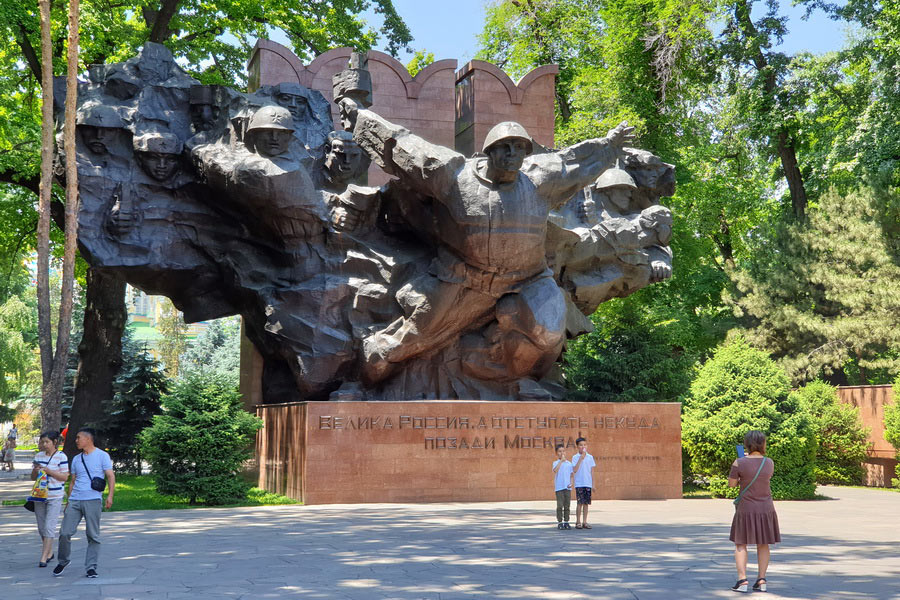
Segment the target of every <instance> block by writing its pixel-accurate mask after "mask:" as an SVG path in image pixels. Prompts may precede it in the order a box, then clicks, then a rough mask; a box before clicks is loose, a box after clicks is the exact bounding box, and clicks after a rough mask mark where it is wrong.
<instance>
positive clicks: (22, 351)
mask: <svg viewBox="0 0 900 600" xmlns="http://www.w3.org/2000/svg"><path fill="white" fill-rule="evenodd" d="M33 329H34V317H33V314H32V311H31V310H30V309H29V308H28V307H27V306H26V305H25V303H24V302H22V300H21V299H20V298H19V297H18V296H12V297H11V298H9V299H8V300H7V301H6V302H4V303H3V304H2V305H0V421H9V420H11V419H12V415H13V414H14V413H15V410H13V408H12V404H13V403H14V402H16V401H18V400H19V397H20V395H21V394H22V392H23V390H24V388H25V385H26V378H27V374H28V367H29V365H31V362H32V349H33V346H31V345H29V344H28V343H27V342H26V340H25V335H27V332H28V331H30V330H33Z"/></svg>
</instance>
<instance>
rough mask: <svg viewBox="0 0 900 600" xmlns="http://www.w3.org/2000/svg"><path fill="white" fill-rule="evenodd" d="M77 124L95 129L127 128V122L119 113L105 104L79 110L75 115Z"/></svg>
mask: <svg viewBox="0 0 900 600" xmlns="http://www.w3.org/2000/svg"><path fill="white" fill-rule="evenodd" d="M75 123H76V124H77V125H91V126H93V127H114V128H122V127H125V121H124V120H123V119H122V116H121V115H120V114H119V111H117V110H116V109H115V108H113V107H112V106H106V105H105V104H93V105H91V106H83V107H81V108H79V109H78V112H77V113H76V114H75Z"/></svg>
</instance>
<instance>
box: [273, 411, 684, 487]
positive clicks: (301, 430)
mask: <svg viewBox="0 0 900 600" xmlns="http://www.w3.org/2000/svg"><path fill="white" fill-rule="evenodd" d="M257 410H258V413H257V414H259V415H260V416H261V417H262V418H263V420H264V421H265V427H264V429H263V431H262V432H261V433H260V436H259V439H258V442H257V453H258V456H259V463H260V480H259V484H260V486H262V487H265V488H266V489H269V490H271V491H276V492H280V493H288V494H290V495H293V496H294V497H296V498H299V499H302V500H303V501H304V502H305V503H307V504H334V503H360V502H455V501H465V502H479V501H507V500H551V499H553V497H554V495H553V491H554V490H553V477H552V473H551V464H552V462H553V460H554V459H555V452H554V450H553V447H554V445H555V444H557V443H563V444H565V445H566V452H567V455H568V456H569V457H570V458H571V456H572V454H573V452H574V448H575V439H576V438H577V437H579V436H583V437H585V438H587V440H588V452H590V453H591V454H593V455H594V458H595V459H596V462H597V465H598V466H597V468H596V469H595V470H594V484H595V487H596V489H597V491H596V494H595V497H596V498H598V499H661V498H680V497H681V406H680V404H677V403H592V402H564V403H559V402H461V401H447V402H441V401H437V402H308V403H295V404H285V405H263V406H260V407H258V409H257ZM297 490H299V491H300V493H299V494H297Z"/></svg>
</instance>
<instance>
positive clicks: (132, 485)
mask: <svg viewBox="0 0 900 600" xmlns="http://www.w3.org/2000/svg"><path fill="white" fill-rule="evenodd" d="M23 504H25V499H24V498H22V499H21V500H4V501H3V506H21V505H23ZM275 504H303V503H302V502H300V501H298V500H294V499H293V498H288V497H287V496H280V495H278V494H272V493H271V492H267V491H266V490H262V489H259V488H250V491H249V492H248V493H247V499H246V500H245V501H243V502H238V503H235V504H219V505H216V508H227V507H233V506H271V505H275ZM172 508H211V507H208V506H205V505H203V504H195V505H193V506H192V505H191V503H190V502H189V501H188V499H187V498H178V497H176V496H163V495H161V494H158V493H157V492H156V480H155V479H154V477H153V476H152V475H125V474H120V475H116V495H115V502H113V507H112V512H124V511H129V510H168V509H172Z"/></svg>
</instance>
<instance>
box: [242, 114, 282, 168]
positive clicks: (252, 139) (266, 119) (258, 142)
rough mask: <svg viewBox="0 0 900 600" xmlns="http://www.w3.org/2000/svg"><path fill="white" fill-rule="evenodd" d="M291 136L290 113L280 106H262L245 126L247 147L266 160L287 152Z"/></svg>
mask: <svg viewBox="0 0 900 600" xmlns="http://www.w3.org/2000/svg"><path fill="white" fill-rule="evenodd" d="M293 135H294V121H293V118H292V117H291V113H290V112H289V111H288V110H287V109H286V108H284V107H281V106H263V107H262V108H260V109H259V110H257V111H256V112H255V113H253V116H252V117H250V123H249V124H248V125H247V145H248V146H249V147H250V148H251V149H252V150H253V151H254V152H256V153H257V154H259V155H260V156H265V157H266V158H274V157H276V156H279V155H281V154H284V153H285V152H287V151H288V148H289V147H290V144H291V139H292V138H293Z"/></svg>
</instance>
